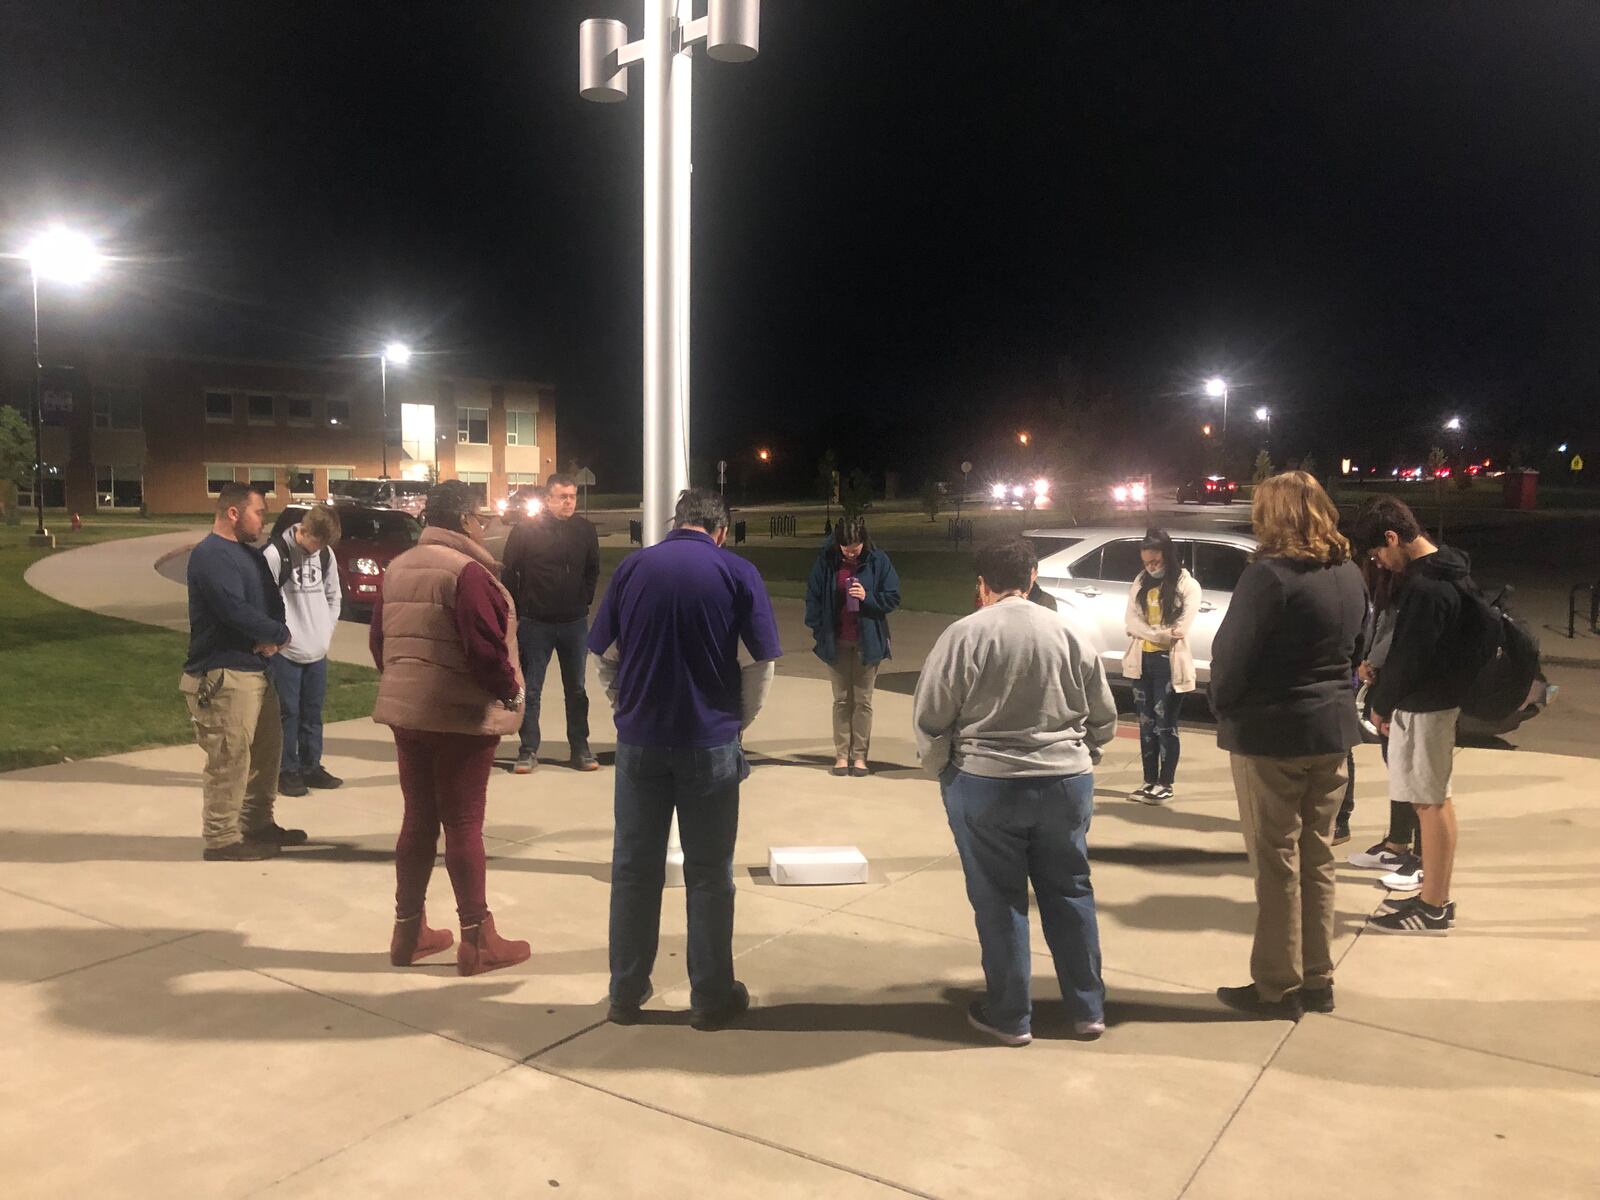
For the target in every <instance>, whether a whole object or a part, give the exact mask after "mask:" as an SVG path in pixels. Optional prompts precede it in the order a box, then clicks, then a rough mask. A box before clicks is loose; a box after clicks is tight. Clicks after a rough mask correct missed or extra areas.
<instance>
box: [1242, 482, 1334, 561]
mask: <svg viewBox="0 0 1600 1200" xmlns="http://www.w3.org/2000/svg"><path fill="white" fill-rule="evenodd" d="M1250 525H1251V527H1252V528H1253V529H1254V530H1255V535H1256V539H1257V540H1258V541H1259V542H1260V543H1261V547H1260V549H1258V550H1257V551H1256V557H1257V558H1293V559H1299V560H1300V561H1301V562H1317V563H1325V564H1329V565H1332V564H1336V563H1342V562H1348V561H1349V559H1350V543H1349V542H1348V541H1346V540H1345V536H1344V534H1342V533H1340V532H1339V510H1338V509H1337V508H1335V507H1334V504H1333V501H1332V500H1330V499H1328V493H1327V492H1325V491H1323V490H1322V485H1321V484H1320V483H1318V482H1317V481H1316V479H1314V478H1313V477H1312V476H1310V475H1308V474H1306V473H1305V472H1304V471H1285V472H1284V473H1283V474H1281V475H1274V476H1273V477H1272V478H1271V479H1268V480H1266V481H1265V482H1263V483H1258V484H1257V485H1256V494H1255V499H1254V501H1253V502H1252V503H1251V505H1250Z"/></svg>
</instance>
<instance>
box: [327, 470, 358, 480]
mask: <svg viewBox="0 0 1600 1200" xmlns="http://www.w3.org/2000/svg"><path fill="white" fill-rule="evenodd" d="M355 477H356V469H355V468H354V467H329V468H328V481H329V482H330V483H331V482H332V481H333V480H335V479H354V478H355Z"/></svg>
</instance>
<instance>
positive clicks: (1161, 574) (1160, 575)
mask: <svg viewBox="0 0 1600 1200" xmlns="http://www.w3.org/2000/svg"><path fill="white" fill-rule="evenodd" d="M1145 574H1146V575H1148V576H1150V578H1151V579H1165V578H1166V577H1167V569H1166V568H1165V567H1162V568H1161V569H1160V570H1159V571H1146V572H1145Z"/></svg>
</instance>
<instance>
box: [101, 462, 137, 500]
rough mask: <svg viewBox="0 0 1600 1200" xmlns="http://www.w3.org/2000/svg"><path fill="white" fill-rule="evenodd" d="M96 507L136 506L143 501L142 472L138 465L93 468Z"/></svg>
mask: <svg viewBox="0 0 1600 1200" xmlns="http://www.w3.org/2000/svg"><path fill="white" fill-rule="evenodd" d="M94 490H95V500H94V502H95V507H96V508H138V507H139V506H140V505H141V504H143V503H144V472H143V471H142V470H141V469H140V468H138V467H106V466H97V467H95V469H94Z"/></svg>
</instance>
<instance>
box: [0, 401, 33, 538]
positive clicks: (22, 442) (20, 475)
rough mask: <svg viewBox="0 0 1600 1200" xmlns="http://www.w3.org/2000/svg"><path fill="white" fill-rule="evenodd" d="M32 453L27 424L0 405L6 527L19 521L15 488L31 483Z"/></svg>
mask: <svg viewBox="0 0 1600 1200" xmlns="http://www.w3.org/2000/svg"><path fill="white" fill-rule="evenodd" d="M33 450H34V439H33V430H32V429H30V428H29V427H28V422H27V421H26V420H24V419H23V416H22V414H21V413H19V412H18V411H17V410H16V409H14V408H12V407H11V406H10V405H9V404H4V405H0V498H3V499H4V501H5V510H6V523H7V524H8V525H15V524H17V522H19V521H20V520H21V519H22V514H21V513H20V512H19V511H18V508H17V489H18V488H19V487H21V486H22V485H23V484H25V483H32V482H33Z"/></svg>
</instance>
